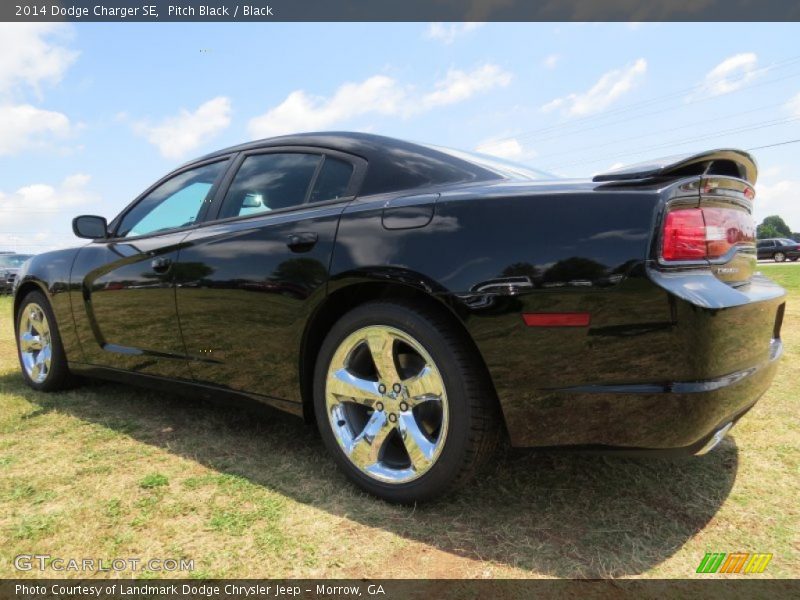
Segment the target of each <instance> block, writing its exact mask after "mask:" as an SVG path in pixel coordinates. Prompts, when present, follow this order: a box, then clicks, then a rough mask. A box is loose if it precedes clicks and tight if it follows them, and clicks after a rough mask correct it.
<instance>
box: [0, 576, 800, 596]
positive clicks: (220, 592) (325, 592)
mask: <svg viewBox="0 0 800 600" xmlns="http://www.w3.org/2000/svg"><path fill="white" fill-rule="evenodd" d="M535 597H545V598H581V599H584V598H585V599H593V598H612V597H613V598H615V599H617V598H621V599H628V598H630V599H631V600H634V599H635V600H640V599H649V598H654V599H655V598H725V599H726V600H735V599H738V598H742V599H747V600H751V599H756V598H770V600H775V599H780V598H799V597H800V580H797V579H742V578H734V577H726V578H715V579H711V578H709V579H703V580H666V579H614V580H558V579H503V580H495V579H469V580H463V579H425V580H421V579H385V580H380V579H374V580H367V579H364V580H360V579H354V580H348V579H328V580H313V579H304V580H299V579H298V580H292V579H286V580H270V579H238V580H233V579H231V580H222V579H218V580H205V581H202V580H189V579H148V580H141V579H83V580H79V579H16V580H14V579H6V580H0V598H1V599H2V600H6V599H9V600H11V599H13V600H38V599H44V598H59V599H64V600H67V599H69V600H88V599H100V600H197V599H202V598H208V599H217V598H219V599H224V600H268V599H270V600H284V599H325V600H328V599H330V600H333V599H336V600H355V599H357V598H358V599H374V600H395V599H402V600H406V599H415V598H420V599H422V598H425V599H428V598H436V599H439V598H442V599H450V598H453V599H456V598H457V599H459V600H473V599H474V600H478V599H481V600H483V599H486V600H490V599H491V600H493V599H495V598H535Z"/></svg>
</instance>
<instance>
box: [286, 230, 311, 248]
mask: <svg viewBox="0 0 800 600" xmlns="http://www.w3.org/2000/svg"><path fill="white" fill-rule="evenodd" d="M318 239H319V236H317V234H316V233H315V232H313V231H306V232H304V233H293V234H291V235H290V236H289V241H287V242H286V245H287V246H289V249H290V250H292V252H308V251H309V250H311V248H313V247H314V244H316V243H317V240H318Z"/></svg>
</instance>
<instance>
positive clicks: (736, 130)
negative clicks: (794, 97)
mask: <svg viewBox="0 0 800 600" xmlns="http://www.w3.org/2000/svg"><path fill="white" fill-rule="evenodd" d="M796 121H800V117H788V118H784V119H773V120H769V121H762V122H760V123H756V124H753V125H748V126H744V127H735V128H732V129H724V130H720V131H716V132H710V133H708V134H706V135H702V136H699V137H693V138H686V139H683V140H676V141H671V142H667V143H664V144H656V145H653V146H646V147H644V148H640V149H638V150H636V151H634V152H623V153H620V154H614V155H610V156H609V155H606V156H604V157H603V158H600V159H596V160H588V161H587V160H582V161H578V162H574V163H569V164H566V165H559V166H555V167H546V168H545V170H551V171H552V170H559V169H564V168H567V167H573V166H576V165H586V164H593V163H598V162H602V161H605V160H608V159H610V158H624V157H627V156H634V155H637V154H642V153H643V152H648V151H650V150H657V149H660V148H670V147H673V146H682V145H684V144H691V143H694V142H701V141H704V140H708V139H713V138H717V137H722V136H725V135H729V134H733V133H742V132H745V131H755V130H758V129H764V128H767V127H775V126H777V125H784V124H787V123H793V122H796Z"/></svg>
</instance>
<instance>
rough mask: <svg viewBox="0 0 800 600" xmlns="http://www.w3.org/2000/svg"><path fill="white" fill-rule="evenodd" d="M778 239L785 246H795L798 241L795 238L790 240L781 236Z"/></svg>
mask: <svg viewBox="0 0 800 600" xmlns="http://www.w3.org/2000/svg"><path fill="white" fill-rule="evenodd" d="M778 241H779V242H780V243H781V244H783V245H784V246H794V245H795V244H796V243H797V242H795V241H794V240H790V239H787V238H780V239H779V240H778Z"/></svg>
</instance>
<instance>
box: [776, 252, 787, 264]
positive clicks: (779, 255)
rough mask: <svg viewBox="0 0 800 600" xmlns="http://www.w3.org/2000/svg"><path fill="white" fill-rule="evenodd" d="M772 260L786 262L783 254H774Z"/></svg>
mask: <svg viewBox="0 0 800 600" xmlns="http://www.w3.org/2000/svg"><path fill="white" fill-rule="evenodd" d="M773 258H774V259H775V262H783V261H785V260H786V255H785V254H784V253H783V252H776V253H775V256H774V257H773Z"/></svg>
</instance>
